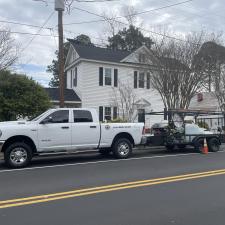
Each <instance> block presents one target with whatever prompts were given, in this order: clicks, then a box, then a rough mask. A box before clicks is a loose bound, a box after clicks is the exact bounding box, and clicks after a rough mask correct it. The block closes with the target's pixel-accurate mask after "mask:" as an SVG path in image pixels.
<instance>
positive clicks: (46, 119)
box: [40, 116, 53, 124]
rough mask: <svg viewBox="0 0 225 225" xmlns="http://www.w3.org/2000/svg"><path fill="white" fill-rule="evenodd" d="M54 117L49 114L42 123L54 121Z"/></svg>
mask: <svg viewBox="0 0 225 225" xmlns="http://www.w3.org/2000/svg"><path fill="white" fill-rule="evenodd" d="M52 121H53V120H52V117H51V116H48V117H46V118H45V119H43V120H42V121H41V122H40V124H46V123H52Z"/></svg>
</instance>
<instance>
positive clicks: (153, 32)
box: [73, 0, 196, 44]
mask: <svg viewBox="0 0 225 225" xmlns="http://www.w3.org/2000/svg"><path fill="white" fill-rule="evenodd" d="M190 1H193V0H190ZM185 2H187V1H185ZM73 8H74V9H77V10H79V11H82V12H86V13H88V14H91V15H95V16H98V17H101V18H104V19H105V17H104V16H102V15H99V14H97V13H93V12H90V11H88V10H85V9H81V8H78V7H73ZM109 19H110V18H109ZM114 20H115V19H114ZM115 22H117V23H120V24H123V25H125V26H129V24H128V23H125V22H122V21H119V20H115ZM136 27H137V28H138V29H140V30H143V31H145V32H148V33H152V34H155V35H158V36H162V37H166V38H169V39H174V40H177V41H182V42H187V41H186V40H184V39H180V38H176V37H172V36H169V35H166V34H162V33H159V32H155V31H151V30H147V29H145V28H142V27H138V26H136ZM192 44H196V43H192Z"/></svg>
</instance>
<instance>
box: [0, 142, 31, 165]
mask: <svg viewBox="0 0 225 225" xmlns="http://www.w3.org/2000/svg"><path fill="white" fill-rule="evenodd" d="M32 156H33V154H32V150H31V147H30V146H29V145H27V144H26V143H24V142H15V143H13V144H11V145H9V146H8V147H7V149H6V150H5V152H4V157H5V163H6V165H7V166H8V167H10V168H22V167H25V166H27V165H28V164H29V163H30V161H31V159H32Z"/></svg>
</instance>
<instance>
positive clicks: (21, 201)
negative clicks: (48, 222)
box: [0, 169, 225, 209]
mask: <svg viewBox="0 0 225 225" xmlns="http://www.w3.org/2000/svg"><path fill="white" fill-rule="evenodd" d="M224 174H225V169H221V170H212V171H207V172H201V173H192V174H184V175H179V176H171V177H163V178H156V179H149V180H141V181H134V182H127V183H119V184H113V185H106V186H99V187H93V188H85V189H77V190H73V191H67V192H59V193H54V194H46V195H38V196H33V197H26V198H18V199H11V200H5V201H0V209H3V208H10V207H16V206H24V205H30V204H36V203H42V202H50V201H55V200H61V199H67V198H75V197H80V196H85V195H92V194H98V193H104V192H111V191H118V190H124V189H130V188H138V187H145V186H151V185H156V184H164V183H171V182H177V181H184V180H192V179H199V178H204V177H210V176H218V175H224Z"/></svg>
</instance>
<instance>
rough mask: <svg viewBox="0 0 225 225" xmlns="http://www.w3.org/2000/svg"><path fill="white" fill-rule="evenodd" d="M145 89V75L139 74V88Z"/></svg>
mask: <svg viewBox="0 0 225 225" xmlns="http://www.w3.org/2000/svg"><path fill="white" fill-rule="evenodd" d="M144 87H145V73H143V72H141V73H139V88H144Z"/></svg>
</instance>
